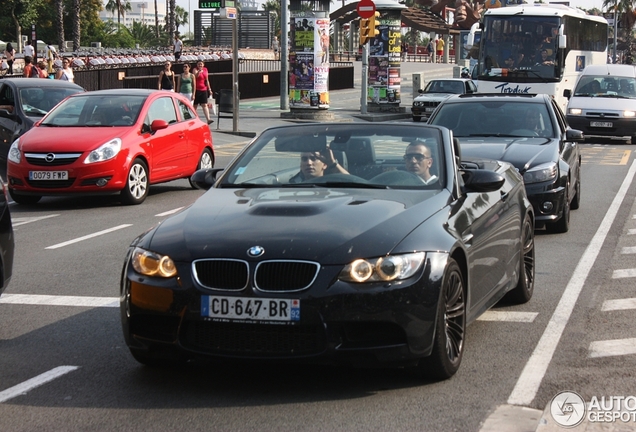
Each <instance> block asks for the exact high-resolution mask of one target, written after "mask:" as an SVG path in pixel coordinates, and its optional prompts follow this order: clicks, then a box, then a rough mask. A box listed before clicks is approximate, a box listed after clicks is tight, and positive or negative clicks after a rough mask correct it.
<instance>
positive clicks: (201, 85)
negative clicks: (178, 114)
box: [192, 61, 214, 124]
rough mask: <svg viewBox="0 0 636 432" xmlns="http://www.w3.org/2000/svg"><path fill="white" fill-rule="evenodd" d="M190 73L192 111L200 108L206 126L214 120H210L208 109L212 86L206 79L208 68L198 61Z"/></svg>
mask: <svg viewBox="0 0 636 432" xmlns="http://www.w3.org/2000/svg"><path fill="white" fill-rule="evenodd" d="M192 72H193V73H194V82H195V91H194V109H198V107H199V106H201V107H202V108H203V114H204V115H205V119H206V121H207V122H208V124H210V123H214V120H212V119H211V118H210V108H209V107H208V98H209V97H211V96H212V86H211V85H210V80H209V79H208V68H206V67H205V64H204V63H203V62H202V61H199V62H198V63H197V67H196V68H195V69H194V70H193V71H192Z"/></svg>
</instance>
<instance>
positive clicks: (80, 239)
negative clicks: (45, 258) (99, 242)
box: [44, 224, 132, 249]
mask: <svg viewBox="0 0 636 432" xmlns="http://www.w3.org/2000/svg"><path fill="white" fill-rule="evenodd" d="M129 226H132V224H123V225H119V226H116V227H113V228H108V229H106V230H103V231H99V232H96V233H93V234H89V235H85V236H84V237H79V238H76V239H73V240H69V241H65V242H64V243H58V244H56V245H53V246H48V247H46V248H44V249H58V248H61V247H64V246H68V245H70V244H73V243H78V242H81V241H84V240H88V239H91V238H93V237H99V236H100V235H104V234H108V233H110V232H113V231H117V230H120V229H122V228H128V227H129Z"/></svg>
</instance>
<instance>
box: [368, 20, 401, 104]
mask: <svg viewBox="0 0 636 432" xmlns="http://www.w3.org/2000/svg"><path fill="white" fill-rule="evenodd" d="M380 12H381V15H380V18H379V20H378V19H377V18H376V25H375V28H376V29H377V30H378V31H379V34H378V35H376V36H375V37H374V38H373V39H371V40H370V41H369V81H368V87H367V88H368V93H367V102H370V103H377V104H385V103H398V104H399V103H400V49H401V48H400V47H401V45H402V33H401V31H400V30H401V28H400V26H401V22H402V21H401V15H400V13H401V11H400V10H384V11H380Z"/></svg>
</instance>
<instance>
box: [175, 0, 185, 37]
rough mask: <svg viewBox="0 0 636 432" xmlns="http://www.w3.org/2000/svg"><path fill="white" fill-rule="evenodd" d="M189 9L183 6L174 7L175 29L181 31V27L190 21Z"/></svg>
mask: <svg viewBox="0 0 636 432" xmlns="http://www.w3.org/2000/svg"><path fill="white" fill-rule="evenodd" d="M188 18H189V17H188V11H186V10H185V9H184V8H182V7H181V6H177V7H175V8H174V25H175V31H176V32H177V33H179V27H181V26H182V25H184V24H187V23H188Z"/></svg>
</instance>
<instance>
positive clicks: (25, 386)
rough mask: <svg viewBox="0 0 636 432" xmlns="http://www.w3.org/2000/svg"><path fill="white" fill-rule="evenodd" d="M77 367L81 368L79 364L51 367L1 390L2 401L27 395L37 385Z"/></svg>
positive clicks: (0, 398)
mask: <svg viewBox="0 0 636 432" xmlns="http://www.w3.org/2000/svg"><path fill="white" fill-rule="evenodd" d="M76 369H79V366H58V367H56V368H55V369H51V370H50V371H48V372H44V373H43V374H41V375H38V376H36V377H35V378H31V379H30V380H27V381H25V382H23V383H20V384H18V385H15V386H13V387H11V388H8V389H6V390H4V391H1V392H0V403H3V402H6V401H8V400H9V399H13V398H14V397H17V396H22V395H25V394H26V393H27V392H28V391H30V390H33V389H34V388H36V387H40V386H41V385H44V384H46V383H48V382H49V381H53V380H54V379H56V378H59V377H61V376H62V375H65V374H67V373H69V372H73V371H74V370H76Z"/></svg>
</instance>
